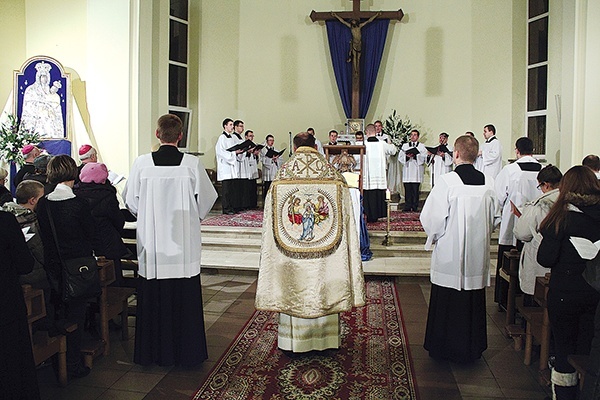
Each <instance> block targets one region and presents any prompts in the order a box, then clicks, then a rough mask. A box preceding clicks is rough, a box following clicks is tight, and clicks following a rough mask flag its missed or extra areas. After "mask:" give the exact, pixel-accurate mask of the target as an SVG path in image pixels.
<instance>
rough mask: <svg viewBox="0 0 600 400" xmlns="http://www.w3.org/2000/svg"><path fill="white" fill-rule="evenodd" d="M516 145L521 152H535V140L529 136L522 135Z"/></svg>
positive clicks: (529, 153) (526, 153)
mask: <svg viewBox="0 0 600 400" xmlns="http://www.w3.org/2000/svg"><path fill="white" fill-rule="evenodd" d="M515 147H516V148H517V150H519V153H520V154H523V155H531V154H533V140H531V139H529V138H528V137H520V138H518V139H517V142H516V143H515Z"/></svg>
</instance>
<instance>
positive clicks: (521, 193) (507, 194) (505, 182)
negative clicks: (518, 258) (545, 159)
mask: <svg viewBox="0 0 600 400" xmlns="http://www.w3.org/2000/svg"><path fill="white" fill-rule="evenodd" d="M520 163H536V164H539V162H538V161H537V160H536V159H535V158H533V157H532V156H523V157H521V158H519V159H518V160H517V161H515V162H514V163H512V164H508V165H507V166H505V167H504V168H502V171H500V173H499V174H498V176H497V177H496V184H495V189H496V194H497V196H498V203H499V204H500V207H501V208H502V222H501V223H500V233H499V235H498V243H499V244H501V245H506V246H516V244H517V239H516V238H515V235H514V234H513V229H514V227H515V221H516V219H517V217H516V216H515V214H513V212H512V209H511V205H510V203H511V201H512V202H513V203H514V205H515V206H517V208H519V207H521V206H522V205H524V204H525V203H527V202H528V201H533V200H535V199H537V198H538V197H539V196H540V195H541V194H542V191H541V190H540V189H538V188H537V185H538V182H537V175H538V173H539V171H523V170H522V169H521V167H519V164H520Z"/></svg>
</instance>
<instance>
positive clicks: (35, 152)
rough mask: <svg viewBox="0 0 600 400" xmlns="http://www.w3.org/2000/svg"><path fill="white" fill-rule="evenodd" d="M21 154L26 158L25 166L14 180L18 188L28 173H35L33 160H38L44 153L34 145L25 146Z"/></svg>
mask: <svg viewBox="0 0 600 400" xmlns="http://www.w3.org/2000/svg"><path fill="white" fill-rule="evenodd" d="M21 154H23V156H25V164H23V166H22V167H21V168H20V169H19V171H18V172H17V174H16V175H15V177H14V178H13V184H14V185H15V186H18V185H19V183H21V182H22V181H23V178H24V176H25V174H26V173H28V172H29V173H33V172H35V167H34V166H33V160H35V159H36V157H37V156H39V155H40V154H42V151H41V150H40V149H39V148H38V147H37V146H35V145H33V144H28V145H25V146H23V148H22V149H21Z"/></svg>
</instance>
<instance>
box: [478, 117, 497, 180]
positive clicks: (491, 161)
mask: <svg viewBox="0 0 600 400" xmlns="http://www.w3.org/2000/svg"><path fill="white" fill-rule="evenodd" d="M483 137H484V138H485V143H483V144H482V145H481V150H480V151H479V155H480V156H481V168H482V170H481V172H483V173H484V174H486V175H487V176H489V177H490V178H494V179H496V176H497V175H498V174H499V173H500V170H501V169H502V144H501V143H500V140H498V138H497V137H496V127H495V126H494V125H486V126H484V127H483Z"/></svg>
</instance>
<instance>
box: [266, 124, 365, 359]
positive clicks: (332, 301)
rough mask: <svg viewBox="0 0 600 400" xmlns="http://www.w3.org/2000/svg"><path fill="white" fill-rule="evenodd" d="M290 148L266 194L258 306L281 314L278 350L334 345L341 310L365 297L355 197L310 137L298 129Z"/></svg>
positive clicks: (338, 331)
mask: <svg viewBox="0 0 600 400" xmlns="http://www.w3.org/2000/svg"><path fill="white" fill-rule="evenodd" d="M294 149H295V152H294V154H293V155H292V157H291V158H290V159H289V160H288V161H287V162H286V163H285V164H284V165H283V166H282V167H281V169H280V170H279V172H278V173H277V178H276V179H275V181H274V182H273V184H272V186H271V190H270V191H269V193H268V194H267V199H266V201H265V212H264V222H263V236H262V238H263V242H262V247H261V252H260V266H259V272H258V286H257V289H256V302H255V306H256V308H257V309H258V310H269V311H276V312H279V313H280V314H279V328H278V341H277V344H278V347H279V348H280V349H282V350H287V351H292V352H307V351H311V350H325V349H330V348H339V346H340V341H341V329H340V323H339V315H338V314H339V313H340V312H342V311H349V310H350V309H352V307H358V306H362V305H364V304H365V291H364V289H365V287H364V286H365V283H364V278H363V271H362V264H361V255H360V243H359V237H358V231H357V229H356V225H355V219H354V213H353V211H352V201H351V198H350V193H349V191H348V187H347V185H346V182H345V181H344V178H343V177H342V176H341V175H340V173H339V172H337V170H335V168H334V167H333V166H332V165H331V164H329V163H328V162H327V161H326V160H325V157H323V156H322V155H321V154H319V152H318V151H317V150H316V145H315V140H314V136H311V135H310V134H308V133H306V132H302V133H299V134H298V135H296V137H295V138H294ZM298 165H305V166H306V165H308V166H311V168H298V167H297V166H298Z"/></svg>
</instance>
